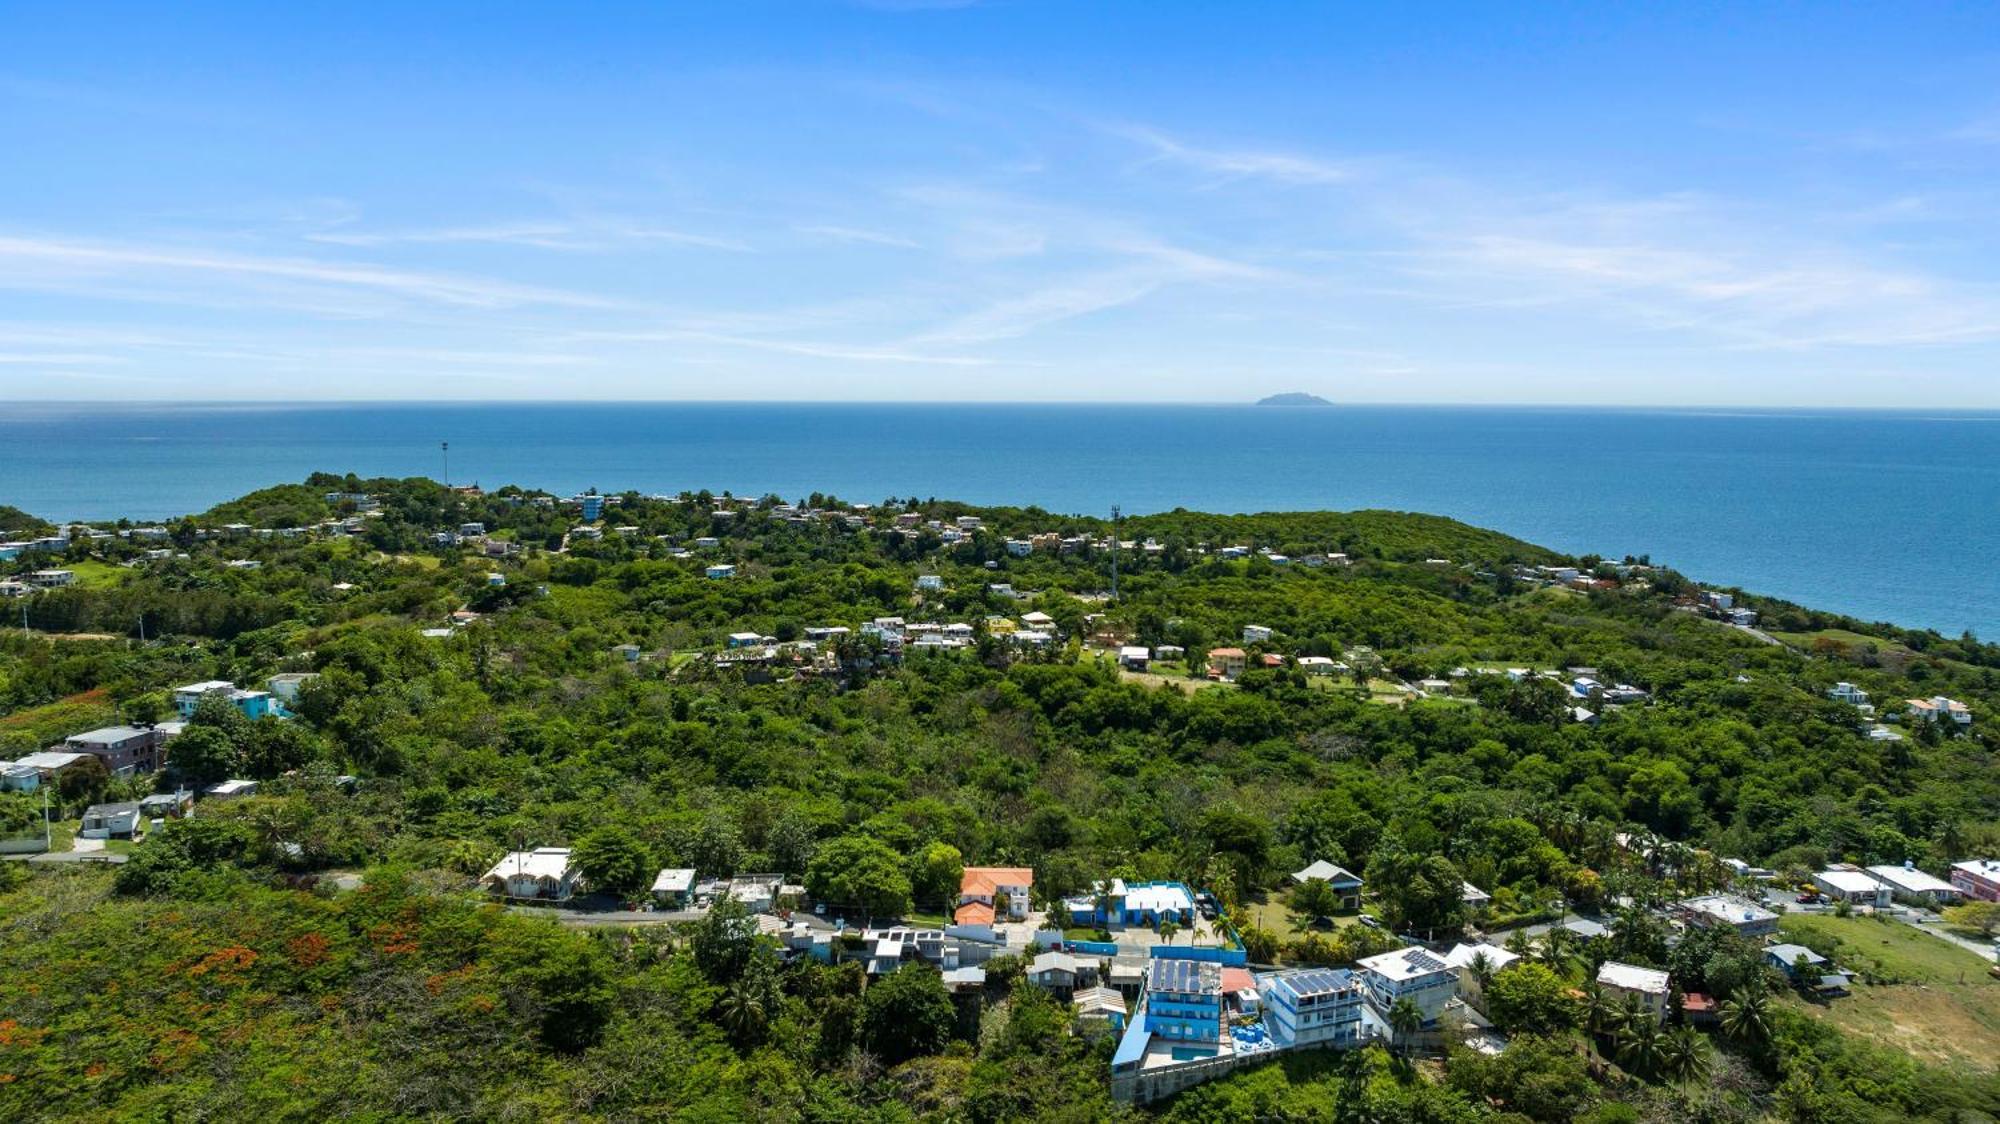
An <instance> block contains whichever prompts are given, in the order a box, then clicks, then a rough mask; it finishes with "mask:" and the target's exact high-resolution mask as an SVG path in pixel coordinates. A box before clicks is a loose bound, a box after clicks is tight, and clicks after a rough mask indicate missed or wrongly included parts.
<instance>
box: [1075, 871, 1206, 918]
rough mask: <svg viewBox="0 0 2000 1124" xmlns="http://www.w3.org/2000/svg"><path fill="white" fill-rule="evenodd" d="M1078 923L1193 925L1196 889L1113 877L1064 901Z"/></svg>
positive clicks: (1178, 884) (1180, 885)
mask: <svg viewBox="0 0 2000 1124" xmlns="http://www.w3.org/2000/svg"><path fill="white" fill-rule="evenodd" d="M1063 905H1064V907H1065V908H1067V909H1068V910H1069V915H1070V919H1071V920H1072V921H1074V922H1075V923H1076V924H1078V925H1100V926H1103V927H1105V928H1122V927H1126V926H1144V927H1146V928H1149V929H1153V928H1158V927H1159V925H1160V923H1161V922H1162V921H1172V922H1173V923H1174V924H1176V925H1181V926H1188V925H1192V924H1194V891H1192V890H1190V889H1188V887H1187V886H1186V884H1184V883H1180V882H1129V883H1128V882H1126V881H1125V880H1124V879H1122V878H1114V879H1112V880H1111V881H1110V882H1109V883H1108V884H1107V883H1102V882H1100V883H1098V884H1097V885H1096V886H1095V887H1094V888H1093V890H1092V892H1091V893H1088V894H1079V895H1078V896H1076V897H1073V898H1069V899H1067V900H1065V901H1064V902H1063Z"/></svg>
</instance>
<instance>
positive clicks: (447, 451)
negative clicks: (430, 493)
mask: <svg viewBox="0 0 2000 1124" xmlns="http://www.w3.org/2000/svg"><path fill="white" fill-rule="evenodd" d="M438 455H440V456H442V457H443V458H444V486H445V487H446V488H450V487H451V442H449V441H440V442H438Z"/></svg>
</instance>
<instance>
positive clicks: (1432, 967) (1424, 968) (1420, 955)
mask: <svg viewBox="0 0 2000 1124" xmlns="http://www.w3.org/2000/svg"><path fill="white" fill-rule="evenodd" d="M1403 960H1404V962H1406V963H1408V964H1409V966H1410V967H1412V968H1414V969H1416V970H1417V971H1419V972H1442V971H1444V970H1445V969H1446V968H1448V967H1450V965H1449V964H1446V963H1445V962H1444V961H1442V960H1439V959H1438V958H1437V957H1435V956H1432V955H1431V954H1430V953H1429V952H1426V951H1424V950H1423V949H1421V948H1413V949H1411V950H1410V951H1408V952H1406V953H1404V954H1403Z"/></svg>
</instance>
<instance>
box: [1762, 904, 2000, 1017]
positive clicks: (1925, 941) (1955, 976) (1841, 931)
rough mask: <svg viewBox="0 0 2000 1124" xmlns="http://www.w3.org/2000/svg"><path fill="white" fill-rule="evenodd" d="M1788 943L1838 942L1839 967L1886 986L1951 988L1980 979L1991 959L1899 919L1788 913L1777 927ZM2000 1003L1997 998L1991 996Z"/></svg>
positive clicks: (1816, 943) (1837, 959)
mask: <svg viewBox="0 0 2000 1124" xmlns="http://www.w3.org/2000/svg"><path fill="white" fill-rule="evenodd" d="M1778 927H1779V930H1780V931H1781V932H1782V933H1783V934H1784V936H1785V938H1786V939H1787V940H1792V941H1796V942H1797V943H1799V944H1809V945H1814V946H1821V945H1822V943H1823V942H1824V941H1826V940H1833V941H1838V942H1839V947H1838V949H1837V953H1836V955H1835V956H1834V959H1835V960H1836V961H1837V962H1838V963H1839V964H1840V966H1841V967H1843V968H1846V969H1848V970H1849V971H1853V972H1858V973H1861V974H1862V975H1863V976H1866V977H1870V978H1874V979H1878V980H1881V981H1883V982H1885V983H1914V984H1955V983H1958V982H1960V981H1962V980H1965V979H1983V978H1985V974H1986V969H1987V968H1988V967H1990V966H1991V963H1992V962H1991V961H1988V960H1983V959H1981V958H1980V957H1977V956H1974V955H1973V954H1972V953H1970V952H1967V951H1966V950H1964V949H1962V948H1960V947H1958V946H1957V945H1955V944H1952V943H1950V942H1949V941H1943V940H1939V939H1938V938H1936V937H1933V936H1931V935H1930V934H1928V933H1923V932H1919V931H1918V930H1916V929H1913V928H1911V927H1910V926H1908V925H1905V924H1903V923H1902V922H1900V921H1887V920H1877V919H1876V918H1873V917H1836V916H1834V915H1832V914H1829V913H1818V914H1815V913H1788V914H1786V915H1785V916H1784V917H1783V918H1782V919H1781V920H1780V921H1779V923H1778ZM1995 998H1996V999H2000V995H1996V996H1995Z"/></svg>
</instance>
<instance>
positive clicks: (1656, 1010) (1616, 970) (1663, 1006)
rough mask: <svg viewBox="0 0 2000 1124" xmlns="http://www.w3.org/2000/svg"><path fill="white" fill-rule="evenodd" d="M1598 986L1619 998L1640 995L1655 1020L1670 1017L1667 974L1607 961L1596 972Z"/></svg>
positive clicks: (1656, 970)
mask: <svg viewBox="0 0 2000 1124" xmlns="http://www.w3.org/2000/svg"><path fill="white" fill-rule="evenodd" d="M1597 986H1598V987H1601V988H1603V989H1604V990H1605V991H1608V992H1610V993H1612V994H1613V995H1616V996H1619V997H1629V996H1638V997H1639V999H1640V1001H1641V1002H1643V1003H1644V1004H1645V1006H1646V1009H1647V1010H1649V1011H1651V1012H1653V1017H1654V1018H1657V1019H1661V1020H1664V1019H1665V1018H1666V1017H1667V992H1668V978H1667V973H1665V972H1662V971H1659V970H1658V969H1656V968H1641V967H1639V966H1638V965H1636V964H1620V963H1619V962H1618V961H1616V960H1607V961H1605V962H1604V966H1603V967H1602V968H1599V969H1598V970H1597Z"/></svg>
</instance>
